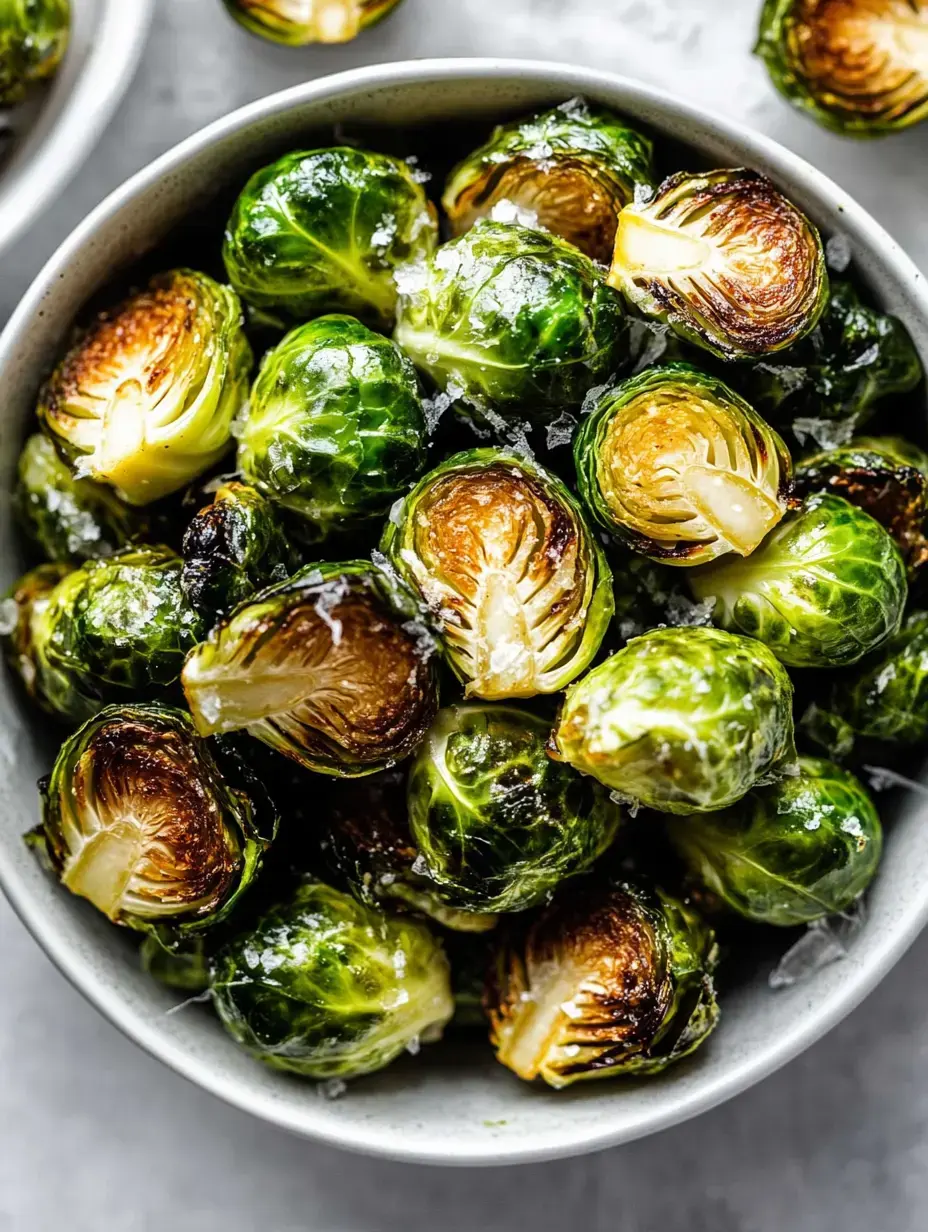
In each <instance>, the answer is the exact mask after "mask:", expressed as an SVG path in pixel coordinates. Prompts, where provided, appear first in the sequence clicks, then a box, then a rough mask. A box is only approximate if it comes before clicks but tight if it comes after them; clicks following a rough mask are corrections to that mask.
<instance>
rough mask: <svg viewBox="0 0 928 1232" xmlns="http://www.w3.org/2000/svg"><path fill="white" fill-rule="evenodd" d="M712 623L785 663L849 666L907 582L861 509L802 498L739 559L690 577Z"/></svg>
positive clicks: (892, 622)
mask: <svg viewBox="0 0 928 1232" xmlns="http://www.w3.org/2000/svg"><path fill="white" fill-rule="evenodd" d="M688 580H689V582H690V585H691V587H692V590H693V593H694V595H695V596H696V598H697V599H703V600H708V599H710V598H714V599H715V609H714V620H715V621H716V623H717V624H720V625H722V627H723V628H725V629H728V630H729V631H730V632H733V633H744V634H747V635H748V636H749V637H755V638H757V639H758V640H759V641H761V642H764V643H766V645H767V646H769V647H770V649H771V650H772V651H773V653H774V654H775V655H776V656H777V658H778V659H779V660H780V662H781V663H785V664H787V666H789V667H847V666H848V665H849V664H851V663H856V662H857V660H858V659H860V658H862V657H863V656H864V655H865V654H867V653H868V652H869V651H871V650H875V649H876V648H877V647H878V646H880V645H882V644H883V642H885V641H886V639H887V638H889V637H891V636H892V635H893V634H894V633H895V632H896V630H897V629H898V628H899V624H900V622H901V620H902V612H903V609H904V607H905V602H906V597H907V594H908V587H907V583H906V572H905V565H904V564H903V561H902V557H901V556H900V554H899V549H898V548H897V547H896V545H895V543H894V542H893V540H892V538H891V536H890V535H889V534H888V532H887V531H885V530H884V529H883V527H882V526H880V524H879V523H878V522H877V521H876V520H875V519H874V518H872V517H871V516H870V515H869V514H868V513H864V512H863V510H862V509H858V508H856V507H855V506H854V505H851V504H849V503H848V502H847V501H846V500H844V499H842V498H841V497H840V496H831V495H830V494H828V493H821V494H818V495H813V496H809V497H807V498H806V500H805V502H804V504H803V506H802V508H801V509H799V510H797V511H796V512H794V513H791V514H789V515H788V516H787V517H786V518H785V519H784V520H783V522H781V523H780V525H779V526H778V527H777V529H776V530H775V531H773V532H772V533H771V534H770V535H769V536H768V537H767V539H765V540H764V542H763V544H762V545H761V546H760V547H759V548H758V549H757V551H756V552H755V553H754V554H753V555H752V556H750V557H749V558H748V559H747V560H735V559H734V558H733V557H732V558H729V559H728V560H724V561H717V562H716V563H715V564H712V565H707V566H706V567H705V568H704V569H699V570H695V571H694V572H693V573H692V574H690V575H689V579H688Z"/></svg>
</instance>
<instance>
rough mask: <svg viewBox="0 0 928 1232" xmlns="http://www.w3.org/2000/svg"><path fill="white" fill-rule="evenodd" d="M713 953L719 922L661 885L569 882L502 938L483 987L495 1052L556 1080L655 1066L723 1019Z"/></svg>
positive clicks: (522, 1069) (524, 1073)
mask: <svg viewBox="0 0 928 1232" xmlns="http://www.w3.org/2000/svg"><path fill="white" fill-rule="evenodd" d="M717 958H718V947H717V946H716V944H715V934H714V933H713V932H712V930H711V929H710V928H709V927H708V926H707V925H706V924H704V923H703V921H702V920H700V918H699V917H698V916H697V915H696V913H695V912H694V911H693V910H692V909H691V908H690V907H688V906H686V905H684V904H683V903H681V902H678V901H677V900H676V899H673V898H671V897H670V896H669V895H667V894H665V893H664V892H663V891H661V890H659V889H656V888H655V889H646V888H645V887H643V886H639V885H631V884H628V883H619V884H610V883H605V884H599V885H597V886H595V887H594V888H592V889H591V888H590V887H587V886H580V887H575V888H571V889H570V890H568V891H567V893H566V894H561V895H558V897H557V898H556V899H555V900H554V903H553V904H552V905H551V906H550V907H548V908H547V910H546V911H544V912H543V914H542V915H541V916H540V917H538V918H537V919H536V920H534V921H533V922H532V923H531V924H530V925H528V927H527V928H523V929H517V928H514V929H513V932H512V934H511V935H510V936H509V937H508V938H506V939H504V944H503V945H501V947H500V950H499V953H498V955H497V963H496V966H497V970H496V975H495V979H494V977H492V976H491V981H490V984H491V986H490V988H489V989H488V1008H489V1017H490V1038H491V1041H492V1043H493V1045H494V1047H495V1049H496V1057H497V1060H498V1061H500V1062H502V1064H503V1065H505V1066H506V1067H507V1068H508V1069H511V1070H512V1071H513V1073H515V1074H517V1075H518V1076H519V1077H520V1078H522V1079H524V1080H525V1081H527V1082H531V1081H532V1080H534V1079H537V1078H541V1079H543V1081H544V1082H546V1083H547V1084H548V1085H549V1086H551V1087H554V1088H556V1089H560V1088H563V1087H566V1086H569V1085H570V1084H571V1083H574V1082H579V1081H582V1080H585V1079H590V1078H608V1077H610V1076H613V1077H618V1076H619V1075H622V1074H627V1075H642V1076H643V1075H648V1074H657V1073H660V1072H661V1071H662V1070H664V1069H666V1068H667V1067H668V1066H669V1065H672V1064H673V1063H674V1062H675V1061H679V1060H681V1059H682V1058H683V1057H685V1056H688V1055H689V1054H690V1053H691V1052H693V1051H694V1050H695V1049H696V1048H698V1047H699V1045H700V1044H701V1043H703V1041H704V1040H705V1039H706V1038H707V1036H708V1035H709V1034H710V1032H711V1031H712V1029H713V1028H714V1027H715V1025H716V1023H717V1022H718V1018H719V1010H718V1004H717V1002H716V999H715V989H714V987H713V983H712V973H713V971H714V969H715V965H716V962H717ZM494 985H495V986H494Z"/></svg>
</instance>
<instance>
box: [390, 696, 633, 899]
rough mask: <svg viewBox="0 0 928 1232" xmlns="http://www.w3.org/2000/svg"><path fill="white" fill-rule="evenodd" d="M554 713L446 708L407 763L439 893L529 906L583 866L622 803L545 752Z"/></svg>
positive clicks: (416, 830) (412, 807)
mask: <svg viewBox="0 0 928 1232" xmlns="http://www.w3.org/2000/svg"><path fill="white" fill-rule="evenodd" d="M549 732H550V723H548V722H546V721H545V720H544V719H541V718H538V717H537V716H535V715H533V714H531V713H530V712H529V711H527V710H519V709H516V708H515V707H510V706H480V705H471V706H450V707H448V708H447V709H445V710H441V711H440V712H439V715H438V719H437V720H436V722H435V723H434V725H433V727H432V729H431V731H430V732H429V734H428V736H427V737H426V740H425V741H424V743H423V744H422V746H421V748H420V749H419V751H418V753H417V754H416V756H415V757H414V758H413V762H412V766H411V768H410V772H409V788H408V801H409V824H410V829H411V831H412V836H413V840H414V842H415V844H416V847H417V848H418V851H419V853H420V854H421V858H422V862H423V864H424V865H425V868H426V870H427V872H428V875H429V877H430V878H431V880H432V881H433V882H434V883H435V884H436V886H437V887H438V889H439V893H440V894H441V896H442V897H443V898H445V899H446V901H447V902H449V903H450V904H451V905H452V906H454V907H459V908H461V909H463V910H465V911H494V912H503V911H527V910H528V909H529V908H530V907H537V906H538V904H539V903H542V902H544V901H545V899H546V898H547V897H548V896H549V895H550V894H551V892H552V891H553V889H554V887H555V886H556V885H557V884H558V883H559V882H560V881H562V880H564V879H565V878H567V877H571V876H574V875H575V874H577V873H582V872H585V871H586V870H587V869H588V868H589V867H590V866H591V865H592V864H593V862H594V861H595V860H596V859H597V858H598V857H599V856H601V855H602V854H603V852H604V851H605V850H606V848H607V847H609V845H610V844H611V843H612V840H613V839H614V838H615V835H616V831H617V829H618V826H619V821H620V818H621V810H620V808H619V806H618V805H617V804H615V803H614V802H613V801H612V800H611V799H610V798H609V793H608V792H607V791H606V790H605V789H604V788H603V787H601V786H600V785H599V784H598V783H596V782H595V781H594V780H592V779H589V778H585V777H583V776H581V775H579V774H576V773H575V772H574V771H573V770H572V769H571V768H570V767H569V766H565V765H559V764H558V763H557V762H554V761H552V760H551V759H550V758H549V757H548V755H547V749H546V742H547V739H548V735H549Z"/></svg>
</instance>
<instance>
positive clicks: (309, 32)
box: [225, 0, 401, 47]
mask: <svg viewBox="0 0 928 1232" xmlns="http://www.w3.org/2000/svg"><path fill="white" fill-rule="evenodd" d="M400 2H401V0H225V6H226V8H227V9H228V10H229V12H230V13H231V14H232V16H233V17H234V18H235V20H236V21H237V22H239V24H240V25H242V26H244V27H245V29H246V30H249V31H250V32H251V33H252V34H257V35H259V36H260V37H261V38H266V39H270V41H271V42H272V43H284V44H285V45H286V46H288V47H306V46H308V45H309V44H310V43H349V42H351V40H352V39H353V38H357V36H358V35H359V34H360V33H361V31H362V30H366V29H367V27H368V26H372V25H373V24H374V23H375V22H377V21H380V19H381V18H382V17H386V15H387V14H388V13H390V12H392V10H393V9H395V8H396V6H397V5H398V4H399V3H400Z"/></svg>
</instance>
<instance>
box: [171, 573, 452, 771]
mask: <svg viewBox="0 0 928 1232" xmlns="http://www.w3.org/2000/svg"><path fill="white" fill-rule="evenodd" d="M401 602H402V596H401V595H400V592H399V590H398V588H395V587H394V588H392V589H391V587H390V585H389V584H388V579H387V578H386V576H385V575H384V574H381V573H380V572H379V571H378V570H376V569H375V568H374V567H373V566H372V565H371V564H370V563H368V562H365V561H349V562H348V563H347V564H330V563H327V564H322V565H310V566H307V567H306V568H304V569H301V570H300V571H299V572H298V573H295V574H294V575H293V577H292V578H290V579H289V580H288V581H286V582H282V583H280V584H279V585H277V586H272V587H269V588H268V589H267V590H265V591H262V592H261V593H260V594H259V595H258V596H257V597H256V598H255V599H254V600H253V601H252V602H250V603H246V604H243V605H242V606H241V607H239V608H238V609H237V610H236V611H235V612H234V613H233V614H232V616H231V617H230V618H228V619H227V620H226V621H224V622H223V623H222V624H220V625H218V626H217V627H216V628H215V629H213V631H212V633H211V634H210V636H209V639H208V641H206V642H203V643H202V644H201V645H199V646H197V647H196V648H195V649H194V650H192V651H191V653H190V654H189V655H188V657H187V662H186V663H185V665H184V670H183V675H182V682H183V686H184V692H185V693H186V696H187V703H188V705H189V706H190V710H191V713H192V714H193V719H194V723H195V724H196V726H197V730H198V731H199V732H200V734H201V735H203V736H209V735H214V734H216V733H217V732H229V731H237V730H239V729H240V728H245V729H246V730H247V731H248V732H249V734H250V735H252V736H255V737H256V738H257V739H258V740H261V741H263V742H264V743H265V744H267V745H270V747H271V748H272V749H276V750H277V751H278V752H280V753H283V754H284V755H285V756H287V757H290V758H292V759H293V760H294V761H297V762H299V763H300V764H301V765H303V766H305V767H306V768H307V769H309V770H317V771H319V772H321V773H323V774H331V775H335V776H339V777H340V776H344V777H353V776H356V775H365V774H373V773H374V772H375V771H376V770H382V769H384V768H385V767H387V766H391V765H393V764H394V763H395V762H398V761H400V760H402V758H404V757H407V756H408V755H409V754H410V753H411V752H412V751H413V749H414V748H415V747H416V745H417V744H418V743H419V741H420V740H421V739H422V737H423V736H424V735H425V733H426V731H427V730H428V728H429V726H430V724H431V722H432V719H433V718H434V717H435V713H436V710H437V684H436V673H435V669H434V665H433V663H432V661H431V652H432V645H431V641H430V639H428V637H427V636H426V634H425V630H424V629H423V628H421V626H418V625H416V624H415V623H414V622H413V621H411V620H410V619H409V618H408V616H407V613H406V612H404V611H403V610H402V609H401V608H399V607H398V606H397V605H398V604H399V603H401Z"/></svg>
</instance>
